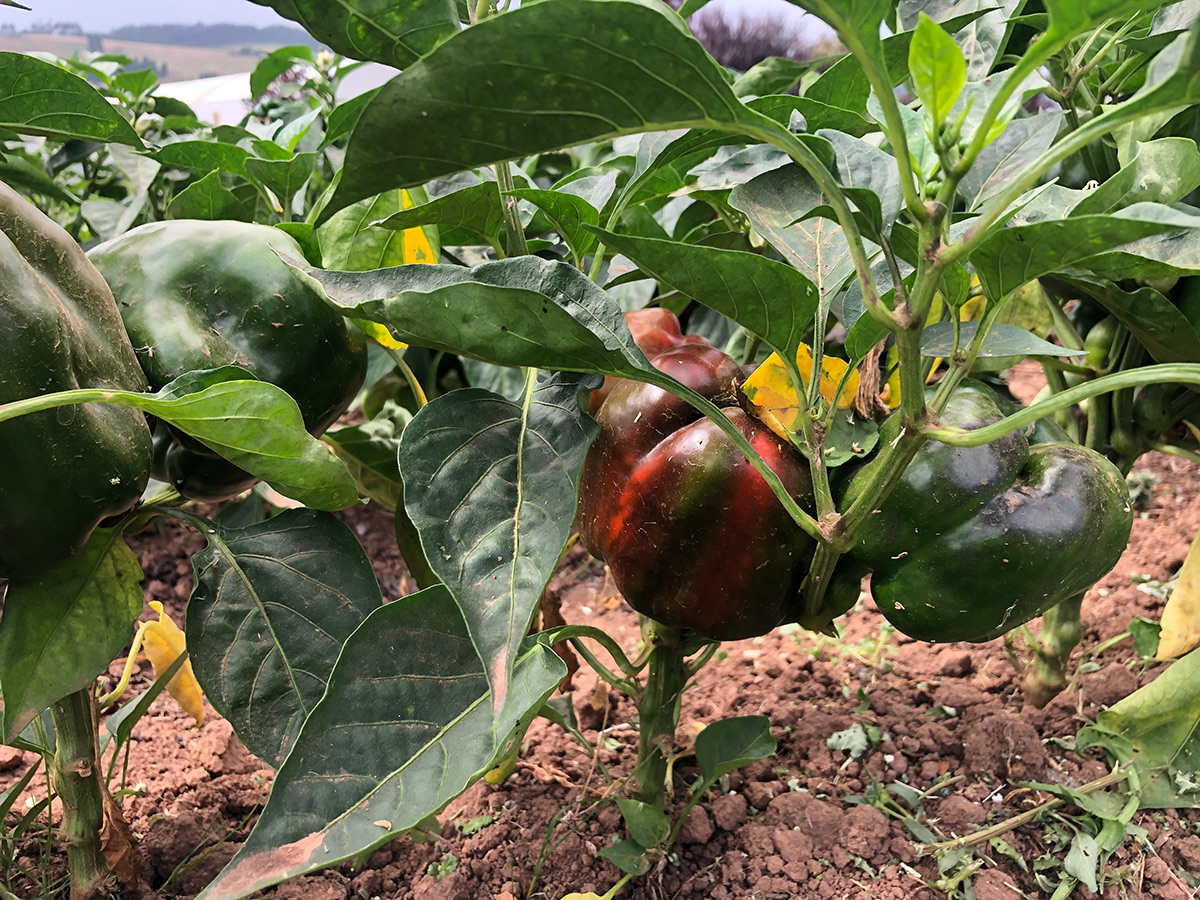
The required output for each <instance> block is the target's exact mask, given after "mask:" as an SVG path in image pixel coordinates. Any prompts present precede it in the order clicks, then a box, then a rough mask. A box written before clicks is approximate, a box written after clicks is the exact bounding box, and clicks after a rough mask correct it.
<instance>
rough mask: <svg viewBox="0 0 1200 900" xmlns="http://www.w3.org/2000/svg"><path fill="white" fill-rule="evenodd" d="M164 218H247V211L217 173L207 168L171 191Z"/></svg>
mask: <svg viewBox="0 0 1200 900" xmlns="http://www.w3.org/2000/svg"><path fill="white" fill-rule="evenodd" d="M167 218H168V219H205V220H208V221H211V222H215V221H219V220H221V219H235V220H237V221H239V222H249V221H250V220H251V213H250V211H249V210H247V209H246V207H245V205H244V204H243V203H242V201H241V200H239V199H238V197H237V195H236V194H234V193H233V191H230V190H226V188H225V186H224V185H222V184H221V176H220V174H219V173H217V172H209V173H208V174H207V175H205V176H204V177H203V178H201V179H200V180H199V181H195V182H192V183H191V184H189V185H188V186H187V187H186V188H184V189H183V190H182V191H180V192H179V193H178V194H176V195H175V197H174V198H173V199H172V200H171V202H170V203H169V204H168V205H167Z"/></svg>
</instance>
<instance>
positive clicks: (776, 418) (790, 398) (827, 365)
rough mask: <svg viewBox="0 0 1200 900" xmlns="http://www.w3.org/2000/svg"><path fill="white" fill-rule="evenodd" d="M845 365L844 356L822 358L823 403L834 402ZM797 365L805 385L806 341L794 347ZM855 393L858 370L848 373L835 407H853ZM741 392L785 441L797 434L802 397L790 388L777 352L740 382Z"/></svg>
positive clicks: (810, 365)
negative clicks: (743, 382)
mask: <svg viewBox="0 0 1200 900" xmlns="http://www.w3.org/2000/svg"><path fill="white" fill-rule="evenodd" d="M847 365H848V364H847V363H846V361H845V360H844V359H837V358H836V357H830V356H826V357H825V358H824V359H822V360H821V396H822V397H824V398H825V402H826V403H833V395H834V394H835V393H836V392H837V389H838V385H839V384H841V381H842V376H843V375H845V373H846V368H847ZM796 367H797V368H798V369H799V370H800V378H801V380H802V381H803V383H804V386H805V387H806V388H807V386H808V380H809V378H810V377H811V375H812V368H813V358H812V351H811V350H809V348H808V345H807V344H801V345H800V346H799V348H798V349H797V350H796ZM857 392H858V373H857V372H851V373H850V377H849V378H847V379H846V386H845V387H844V388H843V389H842V393H841V396H840V397H839V398H838V406H843V407H844V406H853V405H854V395H855V394H856V393H857ZM742 393H743V394H745V396H746V399H747V400H748V401H749V402H750V405H751V406H752V407H753V408H754V414H755V415H756V416H758V418H759V419H760V420H761V421H762V423H763V424H764V425H766V426H767V427H768V428H770V429H771V430H772V431H773V432H775V433H776V434H777V435H779V436H780V437H781V438H783V439H784V440H785V441H786V440H788V439H789V437H788V436H789V434H795V433H796V431H797V430H798V428H799V422H800V409H801V400H800V398H798V397H797V396H796V393H795V391H793V390H792V384H791V381H790V380H789V379H788V372H787V368H786V367H785V366H784V364H783V360H782V359H780V357H779V354H778V353H772V354H771V355H770V356H768V357H767V358H766V359H765V360H763V363H762V365H760V366H759V367H758V368H757V369H755V370H754V374H752V375H751V376H750V377H749V378H747V379H746V383H745V384H743V385H742Z"/></svg>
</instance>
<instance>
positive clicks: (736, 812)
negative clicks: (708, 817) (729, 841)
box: [712, 794, 750, 831]
mask: <svg viewBox="0 0 1200 900" xmlns="http://www.w3.org/2000/svg"><path fill="white" fill-rule="evenodd" d="M749 809H750V804H749V803H747V802H746V798H745V797H743V796H742V795H741V794H726V795H725V796H724V797H718V798H717V799H716V800H714V801H713V805H712V815H713V821H714V822H716V823H717V827H718V828H721V829H723V830H725V831H734V830H735V829H737V827H738V826H739V825H741V824H742V823H743V822H745V821H746V816H747V814H748V813H749Z"/></svg>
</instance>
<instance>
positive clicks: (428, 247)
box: [384, 191, 437, 346]
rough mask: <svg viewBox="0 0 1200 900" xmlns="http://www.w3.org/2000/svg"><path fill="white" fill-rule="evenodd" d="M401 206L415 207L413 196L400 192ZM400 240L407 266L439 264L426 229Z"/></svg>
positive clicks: (412, 231) (406, 232)
mask: <svg viewBox="0 0 1200 900" xmlns="http://www.w3.org/2000/svg"><path fill="white" fill-rule="evenodd" d="M400 204H401V206H403V207H404V208H405V209H409V208H411V207H412V206H413V199H412V195H411V194H409V193H408V191H401V192H400ZM400 240H401V241H402V242H403V244H404V262H405V264H412V263H435V262H437V260H436V259H434V258H433V245H432V244H431V243H430V242H429V235H427V234H426V233H425V229H424V228H421V227H417V228H406V229H405V230H404V231H402V232H400ZM384 346H387V345H386V344H385V345H384ZM401 346H403V345H401Z"/></svg>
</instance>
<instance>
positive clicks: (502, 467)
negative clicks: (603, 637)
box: [399, 373, 599, 710]
mask: <svg viewBox="0 0 1200 900" xmlns="http://www.w3.org/2000/svg"><path fill="white" fill-rule="evenodd" d="M598 386H599V380H598V379H595V378H593V377H589V376H583V377H580V376H578V375H567V374H562V373H560V374H557V375H554V376H552V377H550V378H548V379H546V380H544V381H542V382H541V383H540V384H537V385H536V387H535V384H534V380H533V379H532V378H530V379H528V380H527V382H526V390H525V396H524V397H523V398H522V399H521V402H520V403H514V402H512V401H510V400H506V399H505V398H503V397H500V396H498V395H496V394H490V393H488V392H487V391H482V390H479V389H478V388H465V389H463V390H458V391H452V392H450V393H448V394H443V395H442V396H441V397H438V398H437V399H436V400H433V401H432V402H431V403H430V404H429V405H428V406H426V407H424V408H423V409H422V410H421V411H420V412H419V413H417V415H416V416H415V417H414V418H413V420H412V422H411V423H410V424H409V426H408V427H407V428H406V429H405V430H404V437H403V439H402V440H401V443H400V456H399V462H400V471H401V473H402V474H403V476H404V487H405V509H406V510H407V512H408V515H409V517H410V518H411V519H412V522H413V524H414V525H415V526H416V529H417V532H418V533H419V534H420V536H421V545H422V547H423V548H424V550H425V556H426V558H427V559H428V560H429V564H430V565H431V566H432V568H433V570H434V572H436V573H437V575H438V577H439V578H441V580H442V582H443V583H444V584H445V585H446V586H447V587H448V588H449V590H450V593H451V594H452V595H453V597H454V600H455V602H456V603H458V605H459V608H460V609H461V611H462V615H463V618H464V619H465V620H466V624H467V630H468V632H469V633H470V635H471V640H472V642H473V643H474V645H475V648H476V650H477V651H478V652H479V656H480V658H481V659H482V660H483V661H484V665H485V667H486V669H487V673H488V686H489V688H490V690H491V692H492V697H493V702H494V703H495V704H496V707H497V710H499V709H500V707H502V706H503V704H504V703H505V702H506V701H507V697H508V691H509V684H508V678H509V673H510V672H511V671H512V667H513V665H514V660H515V659H516V655H517V650H518V648H519V646H520V644H521V641H522V640H523V639H524V637H525V634H526V632H527V631H528V629H529V622H530V619H531V618H532V616H533V612H534V610H535V609H536V608H537V605H538V601H539V600H540V599H541V596H542V590H543V589H544V588H545V586H546V582H548V581H549V580H550V576H551V575H552V574H553V573H554V567H555V565H556V564H557V563H558V558H559V555H560V554H561V553H562V549H563V547H564V546H565V545H566V542H567V538H569V537H570V536H571V528H572V522H573V521H574V518H575V504H576V492H577V490H578V486H579V475H580V472H581V471H582V469H583V459H584V456H586V455H587V449H588V447H589V446H590V445H591V443H592V441H593V440H595V437H596V435H597V434H598V433H599V426H597V425H596V423H595V422H594V421H592V419H591V418H590V417H589V416H588V415H587V413H586V412H585V411H584V408H585V407H586V400H585V401H584V403H583V404H582V405H581V404H580V395H581V394H584V393H585V392H587V391H588V390H590V389H592V388H594V387H598Z"/></svg>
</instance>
